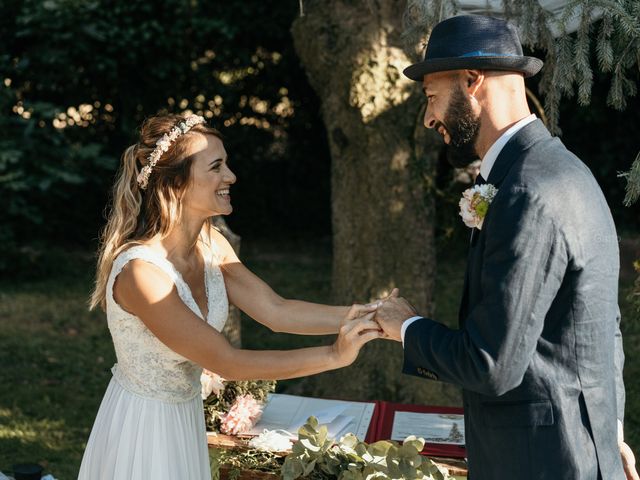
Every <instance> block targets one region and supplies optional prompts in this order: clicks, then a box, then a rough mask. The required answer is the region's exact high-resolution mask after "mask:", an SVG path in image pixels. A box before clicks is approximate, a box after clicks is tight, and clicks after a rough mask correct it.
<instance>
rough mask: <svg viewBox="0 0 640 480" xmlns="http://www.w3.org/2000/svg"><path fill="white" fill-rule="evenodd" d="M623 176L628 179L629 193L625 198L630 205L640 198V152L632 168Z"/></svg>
mask: <svg viewBox="0 0 640 480" xmlns="http://www.w3.org/2000/svg"><path fill="white" fill-rule="evenodd" d="M621 176H622V177H624V178H626V179H627V194H626V196H625V198H624V204H625V205H626V206H627V207H630V206H631V205H633V204H634V203H635V202H636V201H637V200H638V198H640V153H639V154H638V156H637V157H636V159H635V161H634V162H633V165H631V170H629V171H628V172H627V173H624V174H622V175H621Z"/></svg>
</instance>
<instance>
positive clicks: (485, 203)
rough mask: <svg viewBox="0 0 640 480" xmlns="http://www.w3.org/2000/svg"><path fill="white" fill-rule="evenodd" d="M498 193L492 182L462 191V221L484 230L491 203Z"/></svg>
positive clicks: (468, 225)
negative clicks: (483, 225) (483, 224)
mask: <svg viewBox="0 0 640 480" xmlns="http://www.w3.org/2000/svg"><path fill="white" fill-rule="evenodd" d="M496 193H498V190H497V189H496V187H494V186H493V185H491V184H490V183H485V184H484V185H475V186H474V187H472V188H468V189H467V190H465V191H464V192H463V193H462V198H461V199H460V204H459V205H460V216H461V217H462V221H463V222H464V224H465V225H466V226H467V227H469V228H477V229H478V230H482V223H483V222H484V217H485V216H486V215H487V212H488V211H489V205H491V202H492V201H493V199H494V197H495V196H496Z"/></svg>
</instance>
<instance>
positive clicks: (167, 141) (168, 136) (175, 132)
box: [137, 115, 205, 190]
mask: <svg viewBox="0 0 640 480" xmlns="http://www.w3.org/2000/svg"><path fill="white" fill-rule="evenodd" d="M204 122H205V119H204V118H203V117H201V116H200V115H189V116H188V117H187V118H185V119H184V120H182V121H181V122H180V123H178V125H176V126H175V127H173V128H172V129H171V131H170V132H169V133H165V134H164V135H163V136H162V137H160V138H159V139H158V141H157V142H156V148H154V149H153V152H151V153H150V154H149V156H148V157H147V164H146V165H145V166H144V167H142V170H140V173H139V174H138V177H137V181H138V185H139V186H140V188H141V189H142V190H146V188H147V185H148V184H149V176H150V175H151V171H152V170H153V167H155V166H156V163H158V160H160V157H162V154H163V153H165V152H166V151H167V150H169V147H170V146H171V144H172V143H173V142H175V141H176V139H177V138H178V137H179V136H180V135H184V134H185V133H187V132H188V131H189V130H191V129H192V128H193V127H195V126H196V125H198V124H200V123H204Z"/></svg>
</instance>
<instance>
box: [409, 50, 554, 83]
mask: <svg viewBox="0 0 640 480" xmlns="http://www.w3.org/2000/svg"><path fill="white" fill-rule="evenodd" d="M542 65H544V63H543V61H542V60H540V59H539V58H535V57H524V56H523V57H484V56H483V57H451V58H433V59H429V60H423V61H422V62H419V63H414V64H413V65H410V66H408V67H407V68H405V69H404V70H403V72H402V73H404V74H405V76H407V77H409V78H410V79H411V80H414V81H416V82H422V80H423V79H424V76H425V75H427V74H428V73H435V72H446V71H448V70H506V71H514V72H520V73H522V74H524V76H525V77H532V76H533V75H535V74H536V73H538V72H539V71H540V69H541V68H542Z"/></svg>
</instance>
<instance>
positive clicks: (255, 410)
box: [220, 395, 262, 435]
mask: <svg viewBox="0 0 640 480" xmlns="http://www.w3.org/2000/svg"><path fill="white" fill-rule="evenodd" d="M261 415H262V407H261V406H260V404H259V403H258V402H257V401H256V399H255V398H253V397H252V396H251V395H240V396H239V397H238V398H236V401H235V402H234V404H233V405H231V408H230V409H229V412H228V413H227V414H226V415H224V416H223V417H222V418H221V419H220V420H221V424H220V430H221V431H222V433H226V434H227V435H238V434H239V433H243V432H246V431H247V430H249V429H250V428H251V427H253V426H254V425H255V423H256V422H257V421H258V420H259V419H260V416H261Z"/></svg>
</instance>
